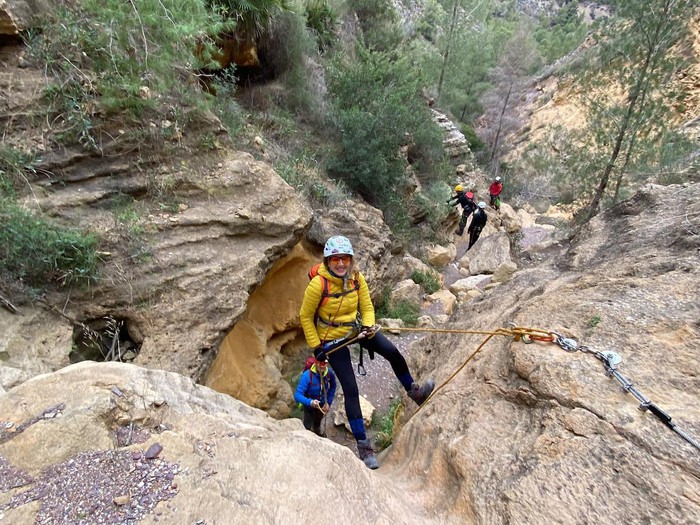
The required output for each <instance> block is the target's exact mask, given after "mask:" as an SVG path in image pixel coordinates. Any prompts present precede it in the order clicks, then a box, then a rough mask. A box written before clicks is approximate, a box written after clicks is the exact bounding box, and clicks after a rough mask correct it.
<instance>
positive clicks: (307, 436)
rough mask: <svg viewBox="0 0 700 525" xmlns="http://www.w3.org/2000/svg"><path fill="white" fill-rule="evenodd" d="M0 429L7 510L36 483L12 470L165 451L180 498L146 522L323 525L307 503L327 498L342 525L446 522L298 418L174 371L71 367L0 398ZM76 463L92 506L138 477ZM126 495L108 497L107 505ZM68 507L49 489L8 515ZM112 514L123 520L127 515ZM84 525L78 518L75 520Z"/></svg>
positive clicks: (74, 472) (1, 486) (24, 518)
mask: <svg viewBox="0 0 700 525" xmlns="http://www.w3.org/2000/svg"><path fill="white" fill-rule="evenodd" d="M59 403H62V404H63V405H62V407H58V408H56V405H57V404H59ZM49 407H54V408H53V409H52V410H47V409H49ZM37 416H38V417H37ZM0 421H1V422H2V423H3V424H2V426H0V460H1V461H0V465H2V472H3V479H2V483H0V506H4V505H5V504H6V503H8V502H9V501H10V500H11V498H12V497H13V496H14V495H17V494H19V493H21V492H23V491H25V490H27V489H32V488H33V487H34V485H36V484H37V483H38V482H37V481H35V482H31V481H30V480H29V479H28V478H27V477H25V478H24V479H19V481H18V483H19V484H20V485H22V486H20V487H18V488H9V487H11V486H12V485H13V484H16V483H13V480H12V479H9V478H10V474H12V473H13V472H15V473H17V472H23V473H25V475H28V476H31V477H33V478H34V479H35V480H36V479H38V478H40V476H41V474H42V472H45V471H46V469H49V468H51V467H52V466H54V465H57V464H59V463H66V464H68V463H67V462H69V461H71V460H75V458H76V457H77V456H78V454H80V453H81V452H85V451H91V452H92V453H93V454H101V455H102V456H103V458H104V456H105V455H106V454H107V453H113V452H115V451H116V452H120V451H124V452H128V453H129V454H130V456H129V457H131V455H140V454H141V453H143V452H144V451H147V450H149V449H150V450H156V451H157V450H158V447H156V446H155V445H156V444H157V445H159V447H161V448H162V450H161V451H160V452H159V453H157V457H158V461H165V462H167V463H168V464H171V465H173V466H175V468H176V470H175V472H176V473H175V475H174V477H172V480H171V481H167V483H168V485H169V486H170V487H171V488H172V490H173V492H174V493H175V495H174V497H173V498H172V500H171V501H161V502H160V503H158V505H157V506H156V507H155V509H153V512H154V513H151V514H149V515H147V516H146V518H145V519H144V520H143V521H142V523H149V524H152V523H155V522H161V523H174V524H176V523H182V524H185V523H189V524H192V523H211V524H216V523H221V524H223V523H260V522H261V520H262V521H264V522H266V523H279V524H282V523H306V522H310V523H314V522H324V521H327V519H328V513H329V508H328V506H327V505H314V504H310V503H309V502H310V501H311V500H312V499H313V498H312V495H318V494H324V495H325V496H326V497H328V498H332V506H333V510H332V512H333V519H334V520H336V521H338V522H339V523H406V524H409V523H440V521H439V520H438V519H437V518H436V517H434V516H430V515H428V514H426V513H425V511H424V510H423V509H422V507H421V498H420V494H419V493H417V492H416V487H411V485H410V483H406V482H405V481H404V480H392V479H391V478H389V477H387V476H383V475H382V474H381V473H379V472H377V473H374V472H370V471H369V470H368V469H367V468H366V467H365V466H364V464H363V463H362V462H361V461H360V460H359V459H358V458H357V457H356V456H355V455H354V454H353V453H352V452H351V451H350V450H349V449H348V448H347V447H344V446H341V445H338V444H336V443H333V442H332V441H330V440H327V439H321V438H318V437H316V436H315V435H314V434H312V433H311V432H309V431H307V430H305V429H304V428H303V426H302V425H301V422H300V421H299V420H298V419H288V420H284V421H277V420H275V419H273V418H271V417H269V416H268V415H267V414H265V413H264V412H262V411H259V410H256V409H254V408H250V407H248V406H246V405H244V404H243V403H241V402H239V401H237V400H235V399H232V398H231V397H229V396H226V395H223V394H218V393H216V392H214V391H213V390H211V389H209V388H206V387H202V386H199V385H195V384H194V383H193V382H192V381H191V380H190V379H187V378H184V377H182V376H180V375H177V374H174V373H168V372H164V371H161V370H148V369H144V368H141V367H137V366H134V365H126V364H118V363H101V364H95V363H81V364H78V365H72V366H70V367H68V368H64V369H62V370H61V371H59V372H55V373H52V374H47V375H42V376H38V377H35V378H33V379H30V380H29V381H27V382H25V383H23V384H22V385H20V386H18V387H16V388H15V389H13V390H12V391H11V392H9V393H7V394H2V395H0ZM23 424H24V426H22V425H23ZM127 441H130V442H128V443H127ZM151 447H153V448H151ZM103 461H106V459H103ZM73 464H74V468H73V469H69V468H64V471H67V472H68V474H65V475H64V476H65V478H67V479H66V485H67V486H70V485H72V490H74V491H78V492H87V493H88V494H93V497H92V499H91V500H89V502H88V504H91V503H97V502H98V501H99V499H98V498H99V495H100V492H99V491H100V490H101V489H103V488H104V486H105V485H108V482H112V481H114V482H119V481H122V482H126V480H128V479H130V478H129V476H131V475H132V474H133V472H127V471H126V469H125V470H124V471H117V472H116V473H115V474H114V476H115V478H116V479H115V480H105V479H103V477H99V476H98V477H94V478H89V477H88V478H87V479H85V477H84V476H85V473H84V472H81V471H80V470H79V469H78V468H75V465H76V464H77V463H76V462H75V461H74V463H73ZM146 464H147V461H146ZM140 466H145V465H144V464H140ZM137 479H138V478H137ZM329 480H332V482H329ZM144 481H147V480H146V479H145V478H144V480H143V481H142V482H140V484H139V483H136V482H134V483H132V484H126V485H125V486H124V487H122V492H124V491H125V492H126V494H127V496H128V495H131V498H130V499H131V500H132V501H133V500H137V498H139V497H143V496H148V494H146V495H144V494H141V492H142V491H143V490H144V489H143V485H144ZM63 488H64V489H65V490H68V488H67V487H63ZM122 492H119V493H115V494H114V495H111V494H108V495H107V497H108V498H109V500H108V501H110V502H111V500H112V498H118V497H122V496H123V494H122ZM127 499H128V498H127ZM70 504H71V501H70V500H69V499H67V498H64V499H63V500H60V499H57V497H56V494H55V491H48V490H47V491H46V492H43V493H42V495H41V496H40V499H39V500H37V501H34V502H32V503H29V504H24V505H19V506H17V507H16V508H10V509H4V510H3V511H2V516H3V520H4V521H5V522H7V523H18V524H19V523H33V522H34V521H35V516H37V514H38V513H39V512H40V511H41V509H45V508H46V507H48V506H50V505H59V507H60V506H68V505H70ZM108 509H109V512H111V514H109V515H110V516H112V517H113V518H116V514H115V513H116V512H117V511H118V510H119V508H118V506H117V505H114V504H110V505H109V506H108ZM156 512H157V513H158V516H156V514H155V513H156ZM91 519H95V515H94V514H92V515H91ZM77 521H79V518H78V515H74V517H73V519H72V520H71V519H68V522H72V523H76V522H77ZM100 522H102V523H105V522H109V523H117V522H120V523H124V522H125V521H124V520H115V519H113V520H112V521H100ZM95 523H97V521H95Z"/></svg>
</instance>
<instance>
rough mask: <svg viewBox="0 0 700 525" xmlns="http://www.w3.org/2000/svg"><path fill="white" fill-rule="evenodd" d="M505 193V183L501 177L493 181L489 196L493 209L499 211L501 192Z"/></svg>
mask: <svg viewBox="0 0 700 525" xmlns="http://www.w3.org/2000/svg"><path fill="white" fill-rule="evenodd" d="M502 191H503V183H502V182H501V177H496V178H495V179H493V182H492V183H491V186H489V195H490V196H491V202H490V204H491V207H492V208H494V209H496V210H497V209H498V208H500V207H501V197H500V195H501V192H502Z"/></svg>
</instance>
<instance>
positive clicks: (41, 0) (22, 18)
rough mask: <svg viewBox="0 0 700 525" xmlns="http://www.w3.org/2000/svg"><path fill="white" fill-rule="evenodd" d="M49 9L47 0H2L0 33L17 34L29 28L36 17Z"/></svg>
mask: <svg viewBox="0 0 700 525" xmlns="http://www.w3.org/2000/svg"><path fill="white" fill-rule="evenodd" d="M47 10H48V5H47V3H46V2H45V0H0V35H16V34H18V33H19V32H20V31H24V30H25V29H29V28H30V27H32V24H33V23H34V19H35V17H36V16H39V15H41V14H43V13H45V12H46V11H47Z"/></svg>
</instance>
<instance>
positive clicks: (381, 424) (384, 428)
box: [372, 399, 401, 450]
mask: <svg viewBox="0 0 700 525" xmlns="http://www.w3.org/2000/svg"><path fill="white" fill-rule="evenodd" d="M400 408H401V400H400V399H394V401H392V403H391V406H390V407H389V410H388V412H387V413H386V414H385V415H384V416H383V417H382V418H381V419H379V421H377V422H376V423H375V422H374V420H373V421H372V428H374V429H375V432H374V443H375V444H376V445H377V447H379V450H384V449H385V448H387V447H388V446H389V445H391V443H392V441H393V440H394V426H395V424H396V418H397V417H398V414H399V409H400ZM375 413H376V412H375Z"/></svg>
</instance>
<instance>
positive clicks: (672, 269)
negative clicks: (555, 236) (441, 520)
mask: <svg viewBox="0 0 700 525" xmlns="http://www.w3.org/2000/svg"><path fill="white" fill-rule="evenodd" d="M699 217H700V185H699V184H693V185H686V186H671V187H666V188H662V187H658V186H657V187H648V188H645V189H644V191H642V192H641V193H640V194H639V195H637V196H635V197H634V198H633V199H631V200H629V201H626V202H624V203H621V204H620V205H618V206H616V207H615V208H613V209H612V210H610V211H608V212H606V213H604V214H602V215H600V216H599V217H597V218H595V219H594V220H593V221H592V222H591V223H590V224H589V225H588V227H586V228H584V229H583V230H582V231H581V233H580V235H578V236H577V237H576V238H575V239H574V240H573V243H572V245H571V246H570V248H569V249H568V250H567V251H564V252H563V253H561V254H560V255H559V256H558V257H556V258H552V259H551V260H552V263H551V265H549V266H541V267H538V268H536V269H524V270H520V271H518V272H517V273H516V274H515V275H514V276H513V278H512V279H511V280H510V281H508V282H506V283H503V284H501V285H500V286H499V287H498V289H497V290H494V291H491V292H486V293H485V294H484V295H483V296H482V297H480V298H479V299H478V300H475V301H473V302H470V303H468V308H467V309H465V310H464V312H462V310H460V309H458V310H457V312H456V313H455V314H454V316H453V319H455V323H458V322H459V321H458V320H457V319H458V318H459V317H461V316H462V315H463V316H464V317H463V320H464V322H465V324H466V323H467V322H468V326H470V327H474V328H476V329H481V330H491V329H494V328H496V327H505V326H507V325H508V322H511V321H512V322H514V323H515V324H517V325H519V326H531V327H538V328H541V329H544V330H551V331H554V332H557V333H561V334H562V335H564V336H566V337H572V338H574V339H575V340H576V341H578V342H579V343H580V344H585V345H586V346H587V347H588V348H589V349H591V350H595V351H600V352H602V351H613V352H616V353H618V354H619V355H620V356H621V358H622V362H621V363H620V364H619V365H618V371H619V372H620V373H622V374H623V375H624V376H625V377H627V378H628V379H629V380H631V381H632V383H633V384H634V386H635V387H636V388H637V389H638V390H639V391H640V392H642V393H643V394H644V395H645V396H646V397H648V398H649V399H651V400H652V401H653V402H655V403H657V404H658V405H659V406H660V407H661V408H662V409H664V410H666V411H667V412H668V413H669V415H670V416H671V417H672V418H673V422H674V423H676V424H677V425H679V427H680V428H681V429H683V430H684V431H686V432H687V433H689V434H690V435H691V436H693V437H694V438H695V439H696V440H698V439H700V406H699V405H698V403H697V399H698V392H699V386H698V381H697V377H698V375H700V361H698V359H697V350H698V338H699V337H700V326H699V325H698V319H700V302H699V301H698V296H697V289H698V286H697V284H698V282H699V278H700V257H698V254H699V253H700V252H699V250H700V221H699ZM483 340H484V337H483V336H479V335H439V336H438V335H431V336H429V337H426V338H425V339H423V340H422V341H420V342H419V343H417V346H416V347H414V348H413V350H412V354H411V357H412V359H411V360H412V366H413V367H412V372H414V371H415V372H414V373H415V374H416V375H417V376H419V377H425V376H426V375H430V376H432V377H434V378H435V380H436V383H437V385H438V390H437V392H436V394H435V395H434V396H433V398H432V399H431V401H430V402H429V403H428V404H427V405H426V406H424V407H423V408H422V409H421V410H420V411H419V412H417V413H416V414H415V415H414V416H413V417H412V419H410V420H409V421H408V422H407V424H406V425H405V426H404V427H403V428H402V431H401V433H400V435H399V436H398V438H397V439H395V440H394V445H393V447H392V450H391V452H390V453H389V456H388V458H387V459H386V460H385V461H384V462H383V465H382V469H384V470H383V472H389V474H392V475H397V476H398V475H401V474H402V473H408V474H409V475H410V474H413V475H416V476H417V475H418V473H425V472H428V473H429V478H430V480H431V481H430V482H429V483H425V484H424V487H425V490H426V497H428V498H429V499H430V501H431V504H430V508H431V509H432V510H434V511H435V512H436V513H438V514H439V513H441V512H445V511H444V509H445V507H446V506H445V501H446V499H447V500H449V501H450V505H449V507H450V508H451V509H452V510H451V511H450V512H451V515H452V516H454V515H458V516H460V517H461V518H462V520H463V522H465V523H496V524H501V523H503V524H505V523H603V524H614V523H619V522H627V523H645V522H646V523H654V522H658V523H697V522H700V499H698V498H697V494H700V476H699V474H700V454H699V452H698V450H697V449H695V448H694V447H693V446H691V445H690V444H689V443H687V442H686V441H685V440H683V439H682V438H681V437H680V436H679V435H678V434H676V433H674V432H673V431H671V430H670V429H669V428H668V427H666V426H665V425H664V424H662V423H661V422H660V421H659V419H658V418H656V417H654V416H653V415H652V414H651V413H649V412H641V411H639V410H638V408H637V407H638V405H639V402H638V401H637V400H636V399H635V398H634V397H633V396H631V395H629V394H626V393H625V392H624V391H623V390H622V389H621V387H620V384H619V383H618V382H617V381H616V380H615V379H614V378H612V377H608V376H606V374H605V372H604V368H603V365H602V363H601V362H600V361H599V360H598V359H596V358H595V357H594V355H592V354H590V353H581V352H576V353H568V352H565V351H564V350H563V349H561V348H560V347H559V346H558V345H555V344H553V343H534V344H529V345H526V344H523V343H522V342H517V341H514V340H513V339H510V338H505V337H494V338H492V339H491V340H490V341H489V342H488V343H486V345H485V346H484V348H483V349H482V350H481V352H480V353H479V354H477V355H476V357H475V358H474V359H472V360H471V361H470V362H469V365H468V366H467V367H465V368H464V369H462V370H461V371H459V372H458V373H457V374H456V375H455V376H454V377H453V378H452V379H451V380H450V381H449V382H448V383H447V384H445V385H444V386H441V385H442V383H443V382H444V381H446V380H447V379H448V378H450V377H451V376H452V374H454V373H455V372H456V371H457V370H458V368H459V367H460V366H461V365H462V364H463V363H464V362H465V360H466V359H467V358H468V356H470V355H471V354H472V353H473V352H474V350H476V348H477V347H478V345H479V344H480V343H481V342H482V341H483ZM440 387H441V388H440ZM611 497H612V498H613V499H614V504H612V501H613V500H611Z"/></svg>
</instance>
